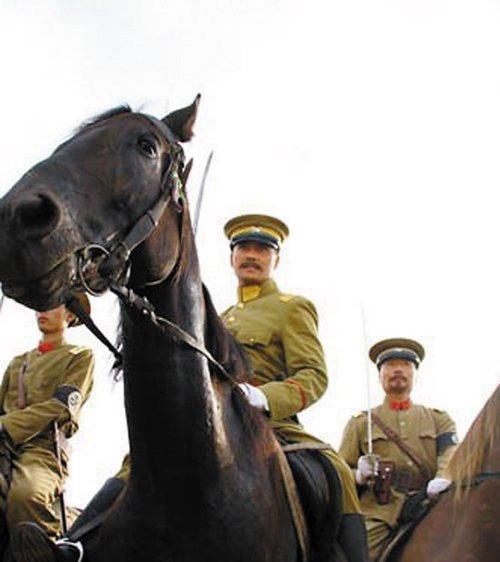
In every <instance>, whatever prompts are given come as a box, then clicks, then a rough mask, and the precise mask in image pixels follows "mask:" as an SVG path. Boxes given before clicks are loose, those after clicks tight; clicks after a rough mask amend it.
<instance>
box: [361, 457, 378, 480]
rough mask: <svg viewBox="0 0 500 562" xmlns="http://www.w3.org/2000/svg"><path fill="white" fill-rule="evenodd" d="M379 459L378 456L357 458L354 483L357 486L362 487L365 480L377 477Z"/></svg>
mask: <svg viewBox="0 0 500 562" xmlns="http://www.w3.org/2000/svg"><path fill="white" fill-rule="evenodd" d="M379 458H380V457H379V456H378V455H363V456H362V457H359V459H358V468H357V469H356V483H357V484H358V485H359V486H363V484H366V482H367V480H370V479H372V478H375V476H377V474H378V461H379Z"/></svg>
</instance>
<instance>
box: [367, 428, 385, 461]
mask: <svg viewBox="0 0 500 562" xmlns="http://www.w3.org/2000/svg"><path fill="white" fill-rule="evenodd" d="M372 444H373V452H374V454H376V455H380V456H381V458H382V459H388V458H390V442H389V438H388V437H387V435H386V434H385V433H384V432H383V431H382V430H381V429H380V428H379V427H377V426H374V427H373V428H372ZM368 445H369V443H368V436H366V437H365V440H364V452H365V453H368V451H369V446H368Z"/></svg>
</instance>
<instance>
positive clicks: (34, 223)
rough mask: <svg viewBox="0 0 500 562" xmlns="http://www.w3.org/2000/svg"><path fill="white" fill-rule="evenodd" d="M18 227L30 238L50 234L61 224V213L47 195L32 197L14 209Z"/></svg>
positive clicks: (25, 199)
mask: <svg viewBox="0 0 500 562" xmlns="http://www.w3.org/2000/svg"><path fill="white" fill-rule="evenodd" d="M14 215H15V217H16V221H17V225H18V227H19V228H21V229H23V230H24V231H25V234H27V235H29V236H38V237H42V236H45V235H48V234H50V233H51V232H52V231H53V230H54V229H55V228H56V226H57V224H58V223H59V218H60V216H61V211H60V209H59V207H58V205H57V203H56V202H55V201H54V200H53V199H52V198H51V197H50V196H49V195H47V194H41V193H40V194H38V195H30V196H29V197H26V198H24V199H23V200H22V201H20V202H19V203H18V205H17V207H16V208H15V209H14Z"/></svg>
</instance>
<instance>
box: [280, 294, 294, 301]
mask: <svg viewBox="0 0 500 562" xmlns="http://www.w3.org/2000/svg"><path fill="white" fill-rule="evenodd" d="M296 296H297V295H289V294H286V293H282V294H281V295H280V296H279V299H280V301H281V302H289V301H291V300H292V299H294V298H295V297H296Z"/></svg>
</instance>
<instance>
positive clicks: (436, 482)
mask: <svg viewBox="0 0 500 562" xmlns="http://www.w3.org/2000/svg"><path fill="white" fill-rule="evenodd" d="M450 486H451V481H450V480H448V479H447V478H433V479H432V480H430V481H429V482H428V484H427V497H428V498H430V499H431V500H434V499H436V498H437V497H438V496H439V494H440V493H441V492H444V491H445V490H447V489H448V488H449V487H450Z"/></svg>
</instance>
